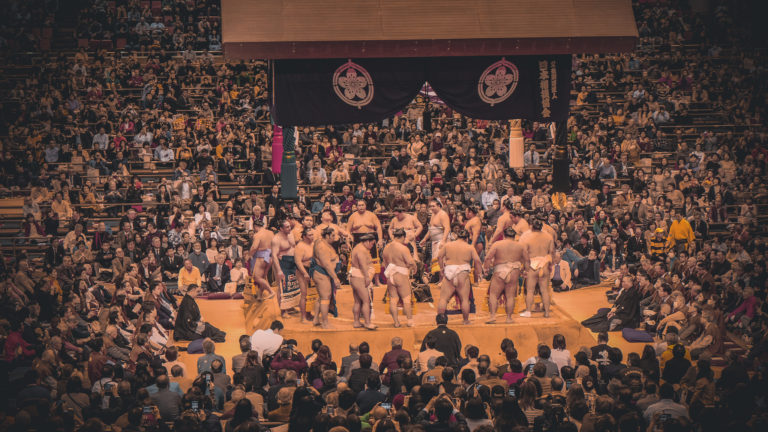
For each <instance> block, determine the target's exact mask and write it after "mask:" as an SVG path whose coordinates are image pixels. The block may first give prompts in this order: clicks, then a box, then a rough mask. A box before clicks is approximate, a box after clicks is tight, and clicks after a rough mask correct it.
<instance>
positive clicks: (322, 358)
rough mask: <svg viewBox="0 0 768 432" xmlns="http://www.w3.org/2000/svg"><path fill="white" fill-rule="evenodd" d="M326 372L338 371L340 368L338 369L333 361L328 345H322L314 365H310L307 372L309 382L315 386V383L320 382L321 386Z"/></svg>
mask: <svg viewBox="0 0 768 432" xmlns="http://www.w3.org/2000/svg"><path fill="white" fill-rule="evenodd" d="M326 370H332V371H336V370H338V368H337V367H336V362H334V361H333V357H332V356H331V349H330V348H329V347H328V345H322V346H320V348H319V349H318V350H317V354H316V355H315V358H314V359H313V361H312V364H310V365H309V370H308V371H307V381H308V382H309V383H310V384H312V385H315V381H317V380H320V385H322V378H323V371H326ZM315 387H319V386H315Z"/></svg>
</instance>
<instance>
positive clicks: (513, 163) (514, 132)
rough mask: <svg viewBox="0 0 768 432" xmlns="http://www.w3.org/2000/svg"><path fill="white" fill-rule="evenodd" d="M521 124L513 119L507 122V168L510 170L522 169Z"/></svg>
mask: <svg viewBox="0 0 768 432" xmlns="http://www.w3.org/2000/svg"><path fill="white" fill-rule="evenodd" d="M523 141H524V138H523V124H522V120H520V119H514V120H510V121H509V167H510V168H522V167H523V165H524V164H523V153H525V146H524V145H523V144H524V143H523Z"/></svg>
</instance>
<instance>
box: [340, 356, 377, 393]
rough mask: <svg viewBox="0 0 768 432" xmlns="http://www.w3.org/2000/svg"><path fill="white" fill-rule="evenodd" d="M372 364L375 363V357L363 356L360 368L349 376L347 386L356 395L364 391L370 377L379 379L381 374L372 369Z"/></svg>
mask: <svg viewBox="0 0 768 432" xmlns="http://www.w3.org/2000/svg"><path fill="white" fill-rule="evenodd" d="M371 363H373V357H371V355H370V354H361V355H360V367H359V368H357V369H355V370H353V371H352V373H351V374H350V375H349V380H348V381H347V384H348V385H349V388H351V389H352V390H353V391H354V392H355V393H360V392H361V391H363V389H364V388H365V384H366V383H367V382H368V377H370V376H376V377H377V378H378V376H379V373H378V372H376V371H375V370H373V369H371Z"/></svg>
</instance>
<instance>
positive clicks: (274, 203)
mask: <svg viewBox="0 0 768 432" xmlns="http://www.w3.org/2000/svg"><path fill="white" fill-rule="evenodd" d="M264 204H265V205H266V206H267V212H269V209H270V207H272V208H274V211H275V212H276V211H277V209H279V208H280V207H281V206H282V205H283V199H282V198H280V187H279V186H277V185H274V186H272V193H271V194H270V195H269V196H268V197H267V198H265V199H264Z"/></svg>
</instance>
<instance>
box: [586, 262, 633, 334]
mask: <svg viewBox="0 0 768 432" xmlns="http://www.w3.org/2000/svg"><path fill="white" fill-rule="evenodd" d="M641 299H642V294H641V293H640V290H639V289H638V288H637V287H636V286H635V281H634V278H633V277H632V276H630V275H627V276H624V277H623V278H622V279H621V290H620V291H619V294H618V296H617V297H616V302H614V304H613V307H612V308H610V309H608V308H603V309H600V310H598V311H597V313H596V314H595V315H593V316H592V317H590V318H587V319H585V320H584V321H582V322H581V325H583V326H584V327H587V328H589V329H590V330H592V331H593V332H597V333H599V332H605V331H619V330H621V329H623V328H624V327H630V328H634V327H635V326H636V325H637V324H638V323H639V322H640V300H641Z"/></svg>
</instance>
